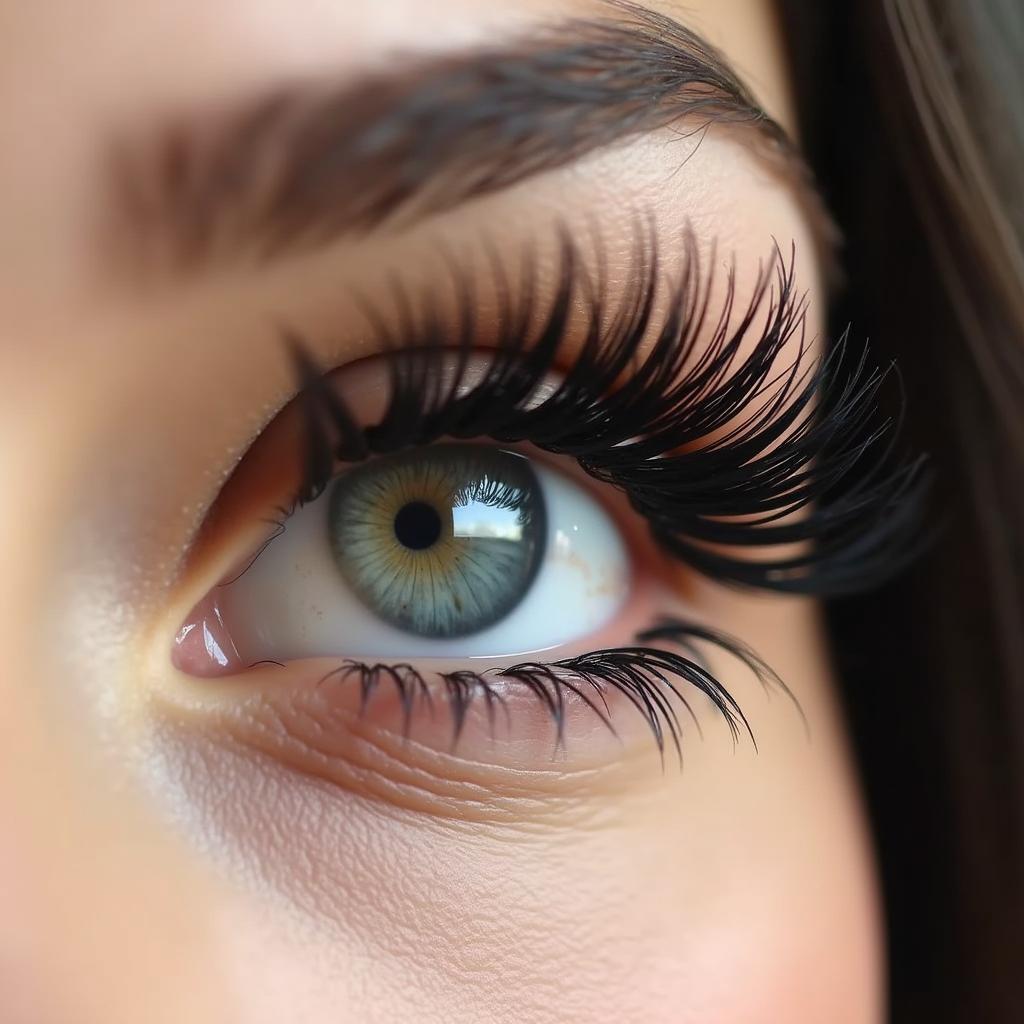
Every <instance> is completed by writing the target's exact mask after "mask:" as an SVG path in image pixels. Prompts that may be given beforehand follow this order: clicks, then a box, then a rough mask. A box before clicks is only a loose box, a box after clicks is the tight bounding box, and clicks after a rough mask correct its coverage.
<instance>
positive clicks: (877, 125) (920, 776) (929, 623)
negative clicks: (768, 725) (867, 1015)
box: [781, 0, 1024, 1022]
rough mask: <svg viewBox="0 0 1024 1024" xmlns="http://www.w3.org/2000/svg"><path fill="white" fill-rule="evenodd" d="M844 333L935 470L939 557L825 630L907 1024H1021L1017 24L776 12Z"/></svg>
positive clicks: (1023, 756)
mask: <svg viewBox="0 0 1024 1024" xmlns="http://www.w3.org/2000/svg"><path fill="white" fill-rule="evenodd" d="M781 10H782V13H783V19H784V23H785V28H786V30H787V38H788V41H789V45H790V47H791V51H792V53H791V56H792V66H793V68H794V73H795V77H796V83H795V84H796V90H797V95H798V98H799V102H800V103H801V105H802V108H801V118H802V128H803V131H804V133H805V135H806V145H807V150H808V153H809V156H810V159H811V162H812V164H813V165H814V166H815V169H816V172H817V173H818V175H819V177H820V180H821V185H822V188H823V190H824V192H825V195H826V199H827V200H828V201H829V202H830V204H831V206H832V208H833V210H834V212H835V215H836V217H837V219H838V221H839V223H840V225H841V227H842V228H843V230H844V232H845V239H846V242H845V252H844V264H845V270H846V275H847V278H848V284H847V285H846V286H845V287H844V290H843V294H842V295H841V297H840V298H839V299H838V300H837V302H836V303H835V308H834V311H833V313H834V323H833V327H834V329H835V330H836V331H837V332H838V331H839V330H841V328H842V327H843V326H845V324H846V323H847V322H849V321H852V322H853V323H854V325H855V327H856V329H857V330H858V331H859V332H860V333H861V334H865V333H866V334H868V335H870V338H871V344H872V347H873V349H874V350H875V352H876V354H881V355H884V356H886V357H888V358H893V359H895V360H896V361H897V362H898V364H899V366H900V369H901V371H902V377H903V381H904V389H905V392H906V408H907V412H906V423H907V429H908V431H909V432H910V434H911V436H912V439H913V441H914V443H915V444H916V445H920V446H921V447H922V448H923V449H925V450H928V451H930V452H931V454H932V460H933V464H934V467H935V470H936V476H937V480H938V486H937V489H936V516H937V517H939V516H941V517H942V519H943V521H944V528H943V529H942V530H941V532H940V537H939V540H938V541H937V543H936V544H935V545H934V546H933V547H932V548H931V549H930V551H929V552H928V554H927V555H926V556H925V557H924V558H923V559H922V560H921V561H920V562H919V563H918V565H917V566H916V568H915V569H914V570H913V571H912V572H910V573H908V574H905V575H904V576H903V577H902V578H901V579H900V580H899V581H898V582H897V583H895V584H893V585H891V586H889V587H887V588H886V589H885V590H883V591H882V592H880V593H876V594H874V595H871V596H869V597H867V598H857V599H844V600H842V601H838V602H834V603H833V604H832V605H831V606H830V609H829V626H830V631H831V636H832V643H833V649H834V652H835V659H836V664H837V667H838V670H839V674H840V679H841V685H842V689H843V696H844V699H845V703H846V708H847V714H848V721H849V723H850V728H851V731H852V734H853V739H854V744H855V748H856V752H857V756H858V760H859V765H860V770H861V776H862V779H863V785H864V790H865V793H866V798H867V803H868V809H869V813H870V817H871V820H872V823H873V827H874V836H875V845H876V851H877V858H878V863H879V865H880V872H881V879H882V885H883V891H884V898H885V913H886V923H887V933H888V942H889V964H890V968H889V969H890V1012H891V1014H892V1016H893V1018H894V1019H895V1020H897V1021H900V1022H903V1021H918V1020H921V1021H955V1022H959V1021H964V1022H967V1021H970V1022H976V1021H986V1022H1001V1021H1007V1022H1008V1021H1011V1020H1012V1021H1016V1020H1019V1019H1020V1009H1019V1007H1020V995H1019V988H1020V974H1021V968H1022V967H1024V956H1022V952H1024V5H1022V4H1021V3H1020V0H865V2H864V3H862V4H820V3H810V2H801V0H782V3H781Z"/></svg>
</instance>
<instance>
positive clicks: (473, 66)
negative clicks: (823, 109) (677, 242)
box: [103, 2, 817, 270]
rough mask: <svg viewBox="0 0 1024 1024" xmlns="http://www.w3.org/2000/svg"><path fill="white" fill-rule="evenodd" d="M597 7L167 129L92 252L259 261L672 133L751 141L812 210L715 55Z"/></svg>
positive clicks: (783, 151)
mask: <svg viewBox="0 0 1024 1024" xmlns="http://www.w3.org/2000/svg"><path fill="white" fill-rule="evenodd" d="M609 8H610V9H611V10H614V11H615V13H616V17H614V18H609V19H599V20H579V19H573V20H570V21H565V22H561V23H559V24H557V25H552V26H549V27H541V28H539V29H535V30H533V31H532V32H531V33H530V34H529V35H527V36H524V37H522V38H519V39H515V40H512V41H510V42H508V43H507V44H504V45H502V46H501V47H500V48H498V47H496V48H491V49H478V50H472V51H468V52H455V53H451V54H446V55H441V56H434V55H432V56H427V57H414V58H410V57H398V56H396V57H394V58H393V64H394V65H395V66H394V67H393V68H392V69H389V70H387V71H377V72H372V73H369V74H367V75H366V76H364V77H362V78H359V79H358V80H355V81H348V82H342V83H340V84H338V83H335V82H319V81H314V82H303V83H301V84H293V85H282V86H280V87H279V88H276V89H272V90H270V91H269V92H268V93H267V94H266V95H264V96H263V97H262V98H260V99H259V100H258V101H256V102H253V103H250V104H248V105H244V106H243V107H242V108H241V109H228V110H225V111H224V112H221V113H210V112H207V113H206V114H205V115H204V116H203V117H200V118H196V117H195V116H192V115H185V116H181V117H174V118H171V119H170V120H169V121H167V122H164V123H162V124H161V125H160V129H159V131H158V133H157V134H156V137H155V138H154V137H152V136H147V137H146V138H143V139H135V140H133V141H131V142H127V143H125V144H122V145H117V146H114V147H113V148H112V150H111V154H110V170H111V174H110V176H109V178H110V183H111V186H112V188H111V202H110V203H109V205H108V206H106V207H104V209H106V210H107V211H109V213H110V216H109V217H107V218H106V219H105V220H104V224H103V234H104V238H105V239H106V240H107V241H108V242H110V243H111V244H113V245H115V246H116V247H117V248H118V249H119V251H120V253H121V255H122V256H124V257H126V262H127V263H128V264H130V265H131V266H132V267H135V268H139V267H152V266H153V265H154V264H156V265H158V266H160V267H167V266H170V267H171V268H173V269H176V270H188V269H192V268H195V267H199V266H205V265H208V264H209V263H211V262H219V261H222V260H226V259H232V258H236V259H237V258H238V257H239V256H240V255H243V254H244V255H247V256H248V257H249V258H252V259H255V260H257V261H262V260H267V259H270V258H273V257H278V256H281V255H284V254H286V253H293V252H296V251H302V250H305V249H310V248H313V247H316V246H319V245H323V244H326V243H328V242H330V241H332V240H334V239H335V238H338V237H340V236H341V235H343V234H345V233H349V232H366V231H369V230H372V229H374V228H376V227H378V226H380V225H382V224H384V223H385V222H389V223H390V222H394V223H396V224H403V225H404V224H406V223H411V222H412V221H414V220H416V219H418V218H420V217H423V216H425V215H428V214H433V213H438V212H441V211H444V210H447V209H450V208H452V207H454V206H456V205H458V204H460V203H463V202H465V201H467V200H470V199H472V198H474V197H478V196H483V195H486V194H488V193H491V192H496V191H498V190H501V189H505V188H507V187H509V186H511V185H513V184H515V183H517V182H520V181H523V180H524V179H526V178H529V177H530V176H532V175H535V174H538V173H540V172H542V171H546V170H551V169H554V168H557V167H559V166H562V165H565V164H567V163H570V162H572V161H575V160H577V159H579V158H580V157H582V156H584V155H586V154H587V153H589V152H591V151H594V150H597V149H600V148H602V147H605V146H609V145H610V144H612V143H614V142H617V141H620V140H624V139H628V138H631V137H635V136H637V135H639V134H642V133H646V132H650V131H654V130H656V129H659V128H666V127H670V126H673V125H677V124H678V125H680V129H679V130H680V131H685V133H686V134H691V133H698V132H701V131H704V130H706V129H707V128H708V127H709V126H710V125H712V124H721V123H727V124H742V125H746V126H752V127H753V128H755V129H756V131H755V132H753V133H750V134H749V135H748V134H747V133H744V137H745V138H747V139H749V140H750V141H752V142H753V148H754V151H755V152H756V153H757V154H758V155H760V156H761V157H763V158H764V159H766V160H768V161H770V162H772V163H775V164H776V165H778V166H779V167H780V168H781V169H782V171H783V176H784V177H785V178H788V179H789V180H791V181H793V182H795V183H796V185H797V189H798V193H799V194H800V195H801V196H802V198H803V199H804V200H805V201H806V202H809V203H811V204H812V205H814V204H816V203H817V200H816V193H815V192H814V189H813V185H812V183H811V176H810V173H809V171H808V170H807V168H806V166H805V164H804V163H803V160H802V159H801V157H800V155H799V153H798V151H797V149H796V147H795V145H794V144H793V143H792V142H791V141H790V139H789V137H788V136H787V135H786V133H785V132H784V131H783V129H782V128H781V127H780V126H779V125H778V124H777V123H776V122H775V121H774V120H772V118H770V117H769V116H768V115H767V114H766V113H765V112H764V111H763V110H762V109H761V108H760V107H759V106H758V104H757V103H756V102H755V100H754V99H753V97H752V95H751V94H750V92H749V90H748V89H747V88H746V86H744V84H743V83H742V82H741V81H740V79H739V77H738V76H737V74H736V73H735V71H734V70H733V69H732V68H731V67H730V65H729V64H728V62H727V61H726V60H725V58H724V57H723V56H722V54H721V53H719V52H718V51H717V50H716V49H714V48H713V47H712V46H710V45H709V44H708V43H707V42H706V41H704V40H703V39H702V38H701V37H700V36H698V35H697V34H696V33H694V32H692V31H691V30H689V29H687V28H685V27H684V26H682V25H680V24H679V23H678V22H676V21H674V20H672V19H671V18H668V17H666V16H663V15H660V14H657V13H654V12H652V11H650V10H648V9H646V8H643V7H640V6H637V5H635V4H632V3H623V2H614V3H612V4H610V5H609ZM684 121H685V122H686V124H687V127H686V128H685V130H684V128H683V127H682V123H683V122H684ZM688 152H689V151H688ZM815 219H816V218H812V221H813V220H815Z"/></svg>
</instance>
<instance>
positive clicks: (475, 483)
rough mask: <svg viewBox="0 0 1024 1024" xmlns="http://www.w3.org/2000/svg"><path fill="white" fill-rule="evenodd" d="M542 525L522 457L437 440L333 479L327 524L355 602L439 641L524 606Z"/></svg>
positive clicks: (537, 492) (539, 499) (533, 482)
mask: <svg viewBox="0 0 1024 1024" xmlns="http://www.w3.org/2000/svg"><path fill="white" fill-rule="evenodd" d="M545 518H546V517H545V509H544V499H543V496H542V494H541V489H540V486H539V484H538V481H537V478H536V476H535V474H534V472H533V470H532V469H531V468H530V464H529V461H528V460H527V459H525V458H523V457H522V456H520V455H516V454H514V453H512V452H507V451H502V450H500V449H496V448H491V447H482V446H476V445H458V444H451V445H446V444H442V445H434V446H433V447H430V448H422V449H417V450H414V451H410V452H406V453H402V454H400V455H393V456H390V457H386V458H383V459H378V460H375V461H374V462H372V463H368V464H367V465H364V466H360V467H358V468H357V469H355V470H352V471H351V472H349V473H346V474H344V475H343V476H341V477H339V478H338V480H337V481H336V482H335V484H334V485H333V488H332V492H331V495H330V511H329V514H328V518H327V521H328V529H329V531H330V545H331V553H332V555H333V557H334V561H335V564H336V565H337V567H338V569H339V570H340V571H341V573H342V574H343V575H344V577H345V579H346V581H347V582H348V584H349V585H350V586H351V587H352V589H353V591H354V592H355V593H356V594H357V595H358V596H359V598H360V599H361V600H362V601H363V603H364V604H365V605H366V606H367V607H368V608H369V609H370V610H371V611H372V612H374V613H375V614H376V615H378V616H380V617H381V618H382V619H384V620H385V621H387V622H389V623H391V624H392V625H394V626H397V627H398V628H399V629H403V630H406V631H407V632H410V633H414V634H416V635H417V636H423V637H437V638H444V637H457V636H466V635H468V634H471V633H475V632H478V631H479V630H482V629H485V628H487V627H488V626H491V625H493V624H494V623H495V622H498V621H499V620H500V619H502V618H503V617H504V616H505V615H507V614H508V613H509V612H510V611H511V610H512V609H513V608H514V607H515V606H516V605H517V604H518V603H519V602H520V601H521V600H522V598H523V597H524V596H525V594H526V593H527V591H528V590H529V589H530V585H531V584H532V582H533V579H534V577H535V576H536V573H537V568H538V566H539V564H540V562H541V560H542V558H543V555H544V546H545V545H544V540H545V533H546V529H545Z"/></svg>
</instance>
